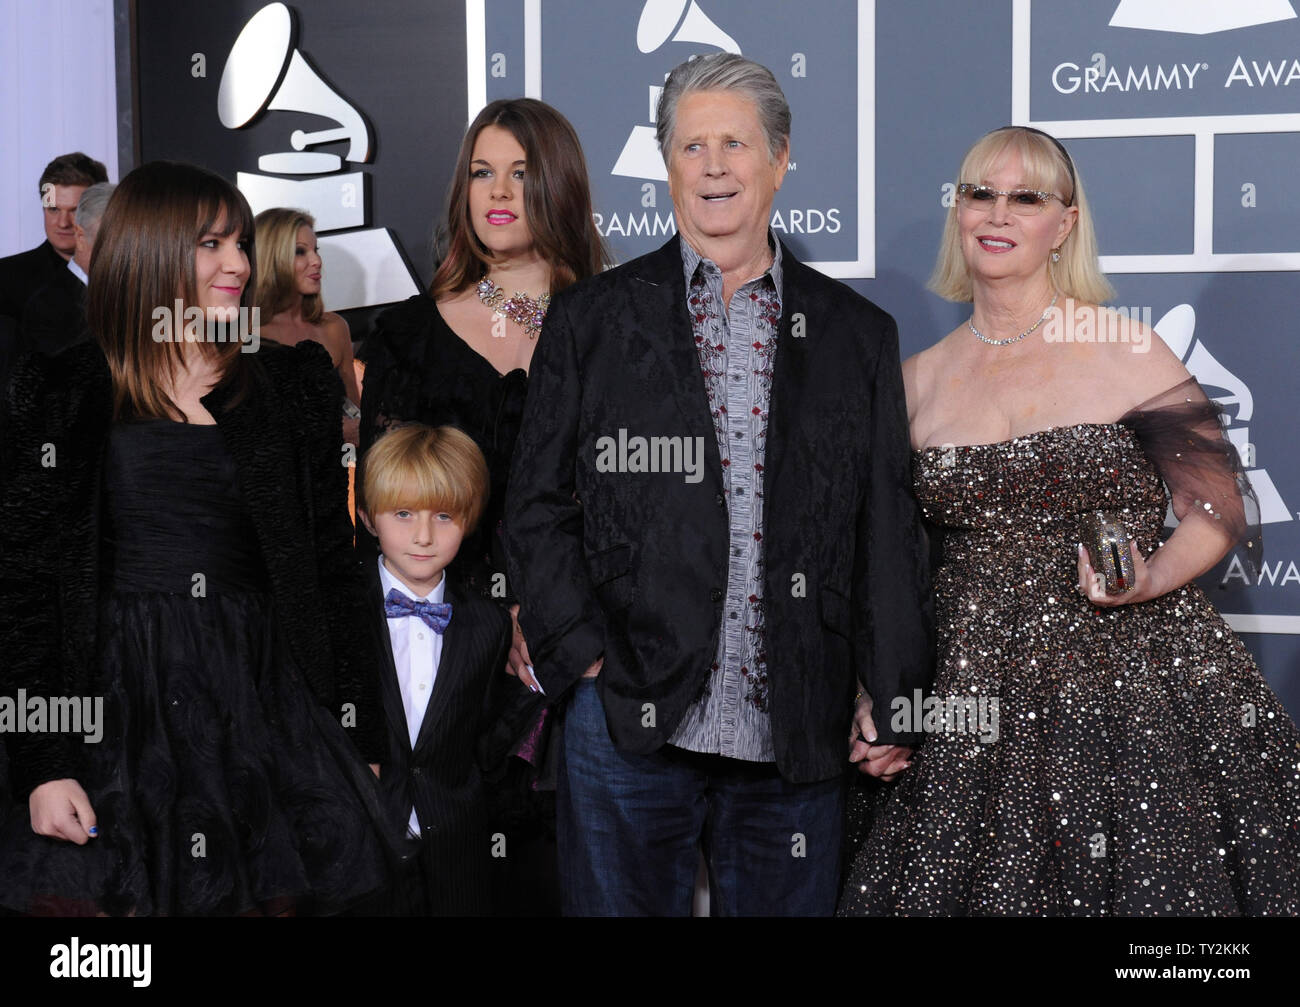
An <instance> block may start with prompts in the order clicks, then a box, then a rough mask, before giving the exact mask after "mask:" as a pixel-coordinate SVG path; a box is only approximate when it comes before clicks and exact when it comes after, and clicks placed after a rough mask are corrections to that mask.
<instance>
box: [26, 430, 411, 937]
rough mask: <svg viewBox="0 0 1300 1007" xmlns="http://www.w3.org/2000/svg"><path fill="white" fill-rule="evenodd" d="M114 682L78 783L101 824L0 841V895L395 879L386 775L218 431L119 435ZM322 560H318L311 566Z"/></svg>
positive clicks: (297, 906)
mask: <svg viewBox="0 0 1300 1007" xmlns="http://www.w3.org/2000/svg"><path fill="white" fill-rule="evenodd" d="M105 471H106V473H107V474H106V477H105V501H104V516H103V521H104V524H103V528H104V532H105V556H104V565H103V569H104V571H105V578H104V582H103V588H102V591H101V599H102V600H101V603H100V609H99V612H98V613H93V614H88V617H95V616H96V615H97V617H98V619H99V623H98V636H97V641H98V660H97V678H96V680H95V681H96V683H97V687H96V689H95V690H94V691H95V692H96V693H98V694H100V695H102V697H103V722H102V728H103V736H102V738H101V739H100V740H99V741H98V742H87V743H86V755H87V757H86V759H85V760H84V764H85V766H86V771H85V776H84V778H83V779H81V780H79V782H80V783H81V784H82V786H83V787H84V788H85V790H86V792H87V795H88V797H89V799H90V802H91V806H92V807H93V808H94V811H95V814H96V817H97V820H98V826H99V835H98V837H97V838H95V839H92V840H91V841H90V842H88V843H87V844H86V845H85V846H80V847H79V846H76V845H74V844H71V843H67V842H63V841H59V840H54V839H49V838H46V837H42V836H37V835H36V834H35V833H33V832H32V831H31V826H30V822H29V820H28V812H27V808H26V807H25V806H23V807H16V808H14V809H13V812H12V813H11V814H10V815H9V816H8V820H7V821H6V823H5V827H4V833H3V835H2V836H0V904H3V905H5V906H7V907H8V908H10V909H13V910H17V911H19V912H28V913H31V912H35V913H54V914H59V915H85V914H96V913H107V914H110V915H236V914H245V913H251V914H258V913H279V912H284V911H286V910H291V911H295V912H298V913H304V912H312V913H317V912H326V913H328V912H336V911H339V910H341V909H344V908H346V907H347V906H348V905H349V904H351V903H352V902H354V901H355V900H357V899H358V898H360V897H361V896H364V895H366V894H368V893H370V892H372V891H374V890H376V889H378V888H380V887H382V886H383V885H384V884H385V882H386V878H387V874H388V854H387V852H386V850H387V846H386V843H385V841H384V839H383V838H382V833H381V828H380V826H379V825H378V824H377V823H379V822H382V821H383V816H382V812H381V810H380V806H379V797H378V790H377V787H376V781H375V780H374V778H373V775H372V774H371V772H370V770H369V768H368V767H367V766H366V765H365V763H364V761H363V760H362V758H361V756H360V755H359V754H358V753H357V751H356V750H355V748H354V747H353V745H352V743H351V741H350V740H349V739H348V738H347V736H346V734H345V732H344V729H343V727H342V726H341V725H340V724H339V723H338V722H337V721H335V720H334V719H333V718H332V717H331V716H330V714H329V712H328V711H327V710H326V709H324V707H322V706H321V705H320V704H319V703H318V702H316V701H315V699H314V697H313V695H312V694H311V692H310V691H309V687H308V685H307V682H306V680H305V678H304V676H303V674H302V673H301V671H300V670H299V669H298V667H297V666H296V665H295V663H294V659H293V656H292V654H291V653H290V650H289V646H288V643H287V641H286V640H285V638H284V635H283V634H282V633H281V632H279V630H278V628H277V618H276V611H275V605H274V603H273V601H272V597H271V594H270V590H269V585H268V581H267V576H266V572H265V570H264V568H263V564H262V559H261V553H260V550H259V547H258V543H257V539H256V535H255V531H254V526H253V523H252V521H251V520H250V518H249V515H248V512H247V510H246V507H245V504H244V501H243V498H242V496H241V495H240V492H239V487H238V482H237V475H236V469H235V463H234V460H233V459H232V458H231V456H230V454H229V453H228V452H227V450H226V447H225V445H224V442H223V439H222V434H221V431H220V429H219V428H218V427H216V426H193V425H187V424H183V423H173V422H170V421H167V420H147V421H143V422H131V423H120V424H118V425H116V426H115V427H114V429H113V430H112V432H111V434H110V436H109V454H108V458H107V465H106V469H105ZM308 561H309V558H308V557H304V562H308Z"/></svg>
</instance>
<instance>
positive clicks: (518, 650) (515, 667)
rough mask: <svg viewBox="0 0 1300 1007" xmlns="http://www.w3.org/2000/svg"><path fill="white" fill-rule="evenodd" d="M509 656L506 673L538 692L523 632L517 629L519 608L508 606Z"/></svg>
mask: <svg viewBox="0 0 1300 1007" xmlns="http://www.w3.org/2000/svg"><path fill="white" fill-rule="evenodd" d="M510 623H511V626H512V633H511V636H510V656H509V657H508V658H507V659H506V671H508V672H509V673H510V674H511V675H514V676H515V677H516V678H517V679H519V681H521V682H523V683H524V685H526V686H528V688H529V689H530V690H531V691H533V692H537V691H539V689H540V687H539V686H538V684H537V679H536V677H535V676H534V675H533V660H532V658H530V657H529V656H528V644H527V643H526V642H525V641H524V631H523V630H521V629H520V628H519V606H518V605H511V606H510Z"/></svg>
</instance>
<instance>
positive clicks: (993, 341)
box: [966, 290, 1060, 346]
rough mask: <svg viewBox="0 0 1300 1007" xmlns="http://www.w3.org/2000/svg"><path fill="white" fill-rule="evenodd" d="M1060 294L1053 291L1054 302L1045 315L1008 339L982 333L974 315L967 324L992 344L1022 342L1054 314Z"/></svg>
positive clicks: (981, 337)
mask: <svg viewBox="0 0 1300 1007" xmlns="http://www.w3.org/2000/svg"><path fill="white" fill-rule="evenodd" d="M1059 296H1060V291H1056V290H1054V291H1052V303H1051V304H1049V305H1048V306H1047V309H1046V310H1045V311H1044V312H1043V317H1042V318H1040V319H1038V321H1036V322H1034V324H1033V325H1031V326H1029V328H1027V329H1025V331H1024V332H1022V333H1020V335H1018V336H1008V337H1007V338H1006V339H990V338H989V337H988V336H986V335H984V333H982V332H981V331H980V330H979V329H977V328H975V316H974V315H971V316H970V318H969V319H968V320H967V321H966V325H967V326H968V327H969V328H970V330H971V332H973V333H975V335H976V336H977V337H978V338H979V340H980V341H981V342H985V343H988V344H989V345H990V346H1006V345H1007V344H1008V343H1018V342H1020V340H1022V339H1024V338H1025V336H1027V335H1029V334H1030V333H1031V332H1033V331H1034V330H1035V329H1037V328H1038V327H1039V326H1040V325H1042V324H1043V323H1044V322H1045V321H1047V319H1048V317H1049V316H1050V315H1051V314H1052V309H1053V308H1054V307H1056V299H1057V298H1058V297H1059Z"/></svg>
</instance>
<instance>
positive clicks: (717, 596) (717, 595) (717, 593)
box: [709, 587, 722, 601]
mask: <svg viewBox="0 0 1300 1007" xmlns="http://www.w3.org/2000/svg"><path fill="white" fill-rule="evenodd" d="M709 598H710V599H711V600H712V601H722V589H721V588H718V587H715V588H714V589H713V590H712V591H710V592H709Z"/></svg>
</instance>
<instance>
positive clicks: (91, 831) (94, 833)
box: [86, 825, 99, 836]
mask: <svg viewBox="0 0 1300 1007" xmlns="http://www.w3.org/2000/svg"><path fill="white" fill-rule="evenodd" d="M86 832H88V833H89V834H90V835H92V836H97V835H99V826H98V825H92V826H91V827H90V828H88V829H87V830H86Z"/></svg>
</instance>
